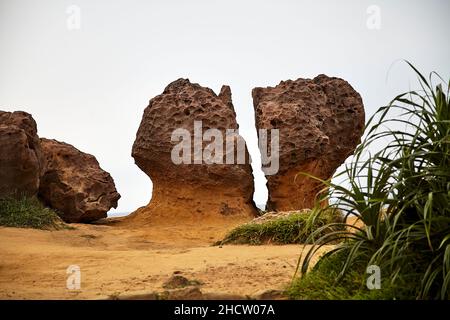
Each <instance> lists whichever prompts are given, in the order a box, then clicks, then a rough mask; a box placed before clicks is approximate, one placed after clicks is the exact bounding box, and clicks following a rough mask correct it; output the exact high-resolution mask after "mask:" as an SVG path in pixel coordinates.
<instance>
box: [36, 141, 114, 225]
mask: <svg viewBox="0 0 450 320" xmlns="http://www.w3.org/2000/svg"><path fill="white" fill-rule="evenodd" d="M41 146H42V151H43V154H44V156H45V158H46V162H47V166H46V171H45V174H44V176H43V177H42V179H41V184H40V188H39V197H40V198H41V199H42V200H43V201H44V202H45V203H46V204H47V205H48V206H50V207H51V208H53V209H56V210H57V211H58V213H59V214H60V216H61V218H62V219H63V220H64V221H66V222H91V221H94V220H97V219H100V218H105V217H106V216H107V214H106V213H107V212H108V210H110V209H111V208H116V207H117V201H118V200H119V198H120V195H119V193H117V191H116V188H115V185H114V181H113V179H112V177H111V176H110V174H109V173H107V172H106V171H104V170H102V169H101V168H100V165H99V163H98V162H97V160H96V159H95V157H94V156H92V155H90V154H87V153H84V152H81V151H80V150H78V149H76V148H75V147H74V146H72V145H70V144H67V143H64V142H59V141H56V140H49V139H45V138H41Z"/></svg>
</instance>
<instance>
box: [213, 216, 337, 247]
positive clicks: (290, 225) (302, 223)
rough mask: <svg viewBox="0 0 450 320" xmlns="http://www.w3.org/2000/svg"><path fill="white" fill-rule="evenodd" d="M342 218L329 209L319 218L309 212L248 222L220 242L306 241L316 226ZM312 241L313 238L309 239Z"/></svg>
mask: <svg viewBox="0 0 450 320" xmlns="http://www.w3.org/2000/svg"><path fill="white" fill-rule="evenodd" d="M339 219H340V213H338V212H336V211H332V210H328V211H327V212H326V213H324V214H321V215H320V217H318V218H317V219H313V215H311V214H309V213H304V212H299V213H293V214H291V215H288V216H286V217H281V218H278V219H275V220H269V221H267V222H263V223H247V224H244V225H241V226H239V227H237V228H235V229H233V230H232V231H231V232H230V233H228V234H227V235H226V236H225V238H224V239H223V240H222V241H219V242H217V243H216V245H220V244H250V245H261V244H266V243H271V244H292V243H306V242H307V239H308V238H309V237H310V235H311V233H312V232H313V231H314V230H315V228H319V227H322V226H324V225H326V224H328V223H332V222H336V221H337V220H339ZM332 230H333V228H330V229H325V230H324V231H323V233H322V234H320V235H318V236H321V235H323V234H325V233H327V232H331V231H332ZM309 241H312V240H309Z"/></svg>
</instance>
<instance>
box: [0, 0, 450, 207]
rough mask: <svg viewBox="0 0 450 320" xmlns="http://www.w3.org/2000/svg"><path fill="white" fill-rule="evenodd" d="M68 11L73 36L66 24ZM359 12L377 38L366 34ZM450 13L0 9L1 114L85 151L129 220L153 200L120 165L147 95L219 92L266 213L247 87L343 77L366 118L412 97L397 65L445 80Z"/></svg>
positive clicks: (291, 5) (82, 4)
mask: <svg viewBox="0 0 450 320" xmlns="http://www.w3.org/2000/svg"><path fill="white" fill-rule="evenodd" d="M70 5H76V6H78V7H79V8H80V9H81V28H80V29H79V30H69V29H68V28H67V19H68V17H69V15H68V14H67V13H66V9H67V8H68V7H69V6H70ZM370 5H376V6H378V8H379V9H380V10H381V11H380V12H381V15H380V18H381V20H380V21H381V23H380V29H375V30H374V29H369V28H368V27H367V19H368V18H369V17H370V14H368V13H367V8H368V7H369V6H370ZM449 13H450V1H446V0H442V1H437V0H428V1H425V0H423V1H411V0H409V1H407V0H403V1H378V0H373V1H364V0H352V1H350V0H348V1H317V0H316V1H287V0H285V1H280V0H278V1H275V0H273V1H262V0H259V1H243V0H239V1H236V0H227V1H225V0H223V1H211V0H192V1H181V0H180V1H167V0H166V1H138V0H133V1H130V0H126V1H125V0H121V1H112V0H111V1H106V0H102V1H100V0H96V1H93V0H86V1H82V0H78V1H76V0H72V1H63V0H58V1H56V0H54V1H49V0H40V1H33V0H29V1H24V0H0V109H2V110H7V111H13V110H24V111H27V112H30V113H31V114H33V116H34V118H35V119H36V121H37V123H38V130H39V135H40V136H41V137H47V138H54V139H57V140H61V141H65V142H68V143H70V144H73V145H74V146H76V147H77V148H79V149H80V150H82V151H85V152H88V153H91V154H93V155H95V156H96V157H97V159H98V161H99V162H100V164H101V166H102V168H103V169H105V170H106V171H108V172H110V173H111V175H112V176H113V178H114V180H115V182H116V187H117V189H118V191H119V192H120V194H121V195H122V199H121V200H120V201H119V207H118V209H117V210H116V212H129V211H133V210H135V209H136V208H137V207H139V206H142V205H145V204H147V203H148V201H149V199H150V197H151V182H150V180H149V178H148V177H147V176H146V175H145V174H144V173H143V172H142V171H140V170H139V169H138V168H137V166H135V165H134V160H133V158H132V157H131V146H132V144H133V141H134V139H135V135H136V131H137V128H138V126H139V123H140V120H141V116H142V112H143V110H144V108H145V107H146V106H147V104H148V100H149V99H151V98H152V97H154V96H155V95H157V94H160V93H161V92H162V90H163V89H164V87H165V86H166V85H167V84H168V83H170V82H171V81H173V80H176V79H178V78H180V77H183V78H189V79H190V80H191V81H192V82H197V83H199V84H201V85H202V86H207V87H210V88H212V89H213V90H215V91H216V92H218V91H219V90H220V87H221V85H222V84H228V85H230V86H231V90H232V93H233V103H234V106H235V109H236V112H237V120H238V123H239V124H240V128H241V131H240V133H241V135H243V136H244V138H245V139H246V141H247V144H248V147H249V150H250V153H251V155H252V158H253V166H254V176H255V188H256V192H255V197H254V198H255V202H256V203H257V204H263V203H265V200H266V197H267V191H266V187H265V179H264V177H263V174H262V172H261V170H260V169H259V166H260V161H259V151H258V149H257V140H256V130H255V128H254V114H253V104H252V99H251V90H252V88H254V87H256V86H269V85H270V86H273V85H276V84H278V83H279V81H280V80H287V79H297V78H299V77H302V78H305V77H306V78H311V77H314V76H316V75H318V74H320V73H325V74H327V75H329V76H337V77H342V78H344V79H345V80H347V81H349V82H350V84H351V85H352V86H353V87H354V88H355V89H356V90H357V91H358V92H360V93H361V95H362V97H363V100H364V103H365V108H366V113H367V115H369V116H370V115H371V114H373V112H374V111H375V110H376V108H377V107H379V106H381V105H383V104H386V103H387V102H388V101H389V100H390V99H391V98H393V97H394V96H395V95H397V94H398V93H400V92H403V91H405V90H407V89H409V88H410V87H411V88H416V80H415V79H416V78H415V76H414V74H413V73H412V72H411V71H410V70H409V69H408V68H407V67H406V66H405V64H403V63H401V62H399V59H408V60H410V61H411V62H413V63H414V64H415V65H416V66H417V67H418V68H419V69H421V70H422V71H423V72H424V73H428V72H429V71H432V70H435V71H438V72H439V73H440V74H441V75H442V76H443V77H444V78H445V79H448V78H449V71H450V59H449V57H450V45H449V41H448V34H449V31H450V20H449V19H448V14H449Z"/></svg>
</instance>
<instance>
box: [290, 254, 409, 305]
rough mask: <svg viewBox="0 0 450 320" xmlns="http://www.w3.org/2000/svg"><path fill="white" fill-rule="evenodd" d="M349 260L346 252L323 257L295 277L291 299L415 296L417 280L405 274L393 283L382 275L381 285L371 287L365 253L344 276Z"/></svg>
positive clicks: (291, 287) (386, 298) (381, 298)
mask: <svg viewBox="0 0 450 320" xmlns="http://www.w3.org/2000/svg"><path fill="white" fill-rule="evenodd" d="M345 261H346V256H345V255H344V253H343V252H340V253H338V254H334V255H330V256H326V257H323V258H322V259H320V260H319V262H318V263H317V264H316V265H315V266H314V267H313V269H312V270H311V271H309V272H308V273H307V274H305V276H304V277H297V278H295V280H294V281H293V282H292V283H291V285H290V286H289V287H288V289H287V290H286V294H287V295H288V297H289V298H290V299H296V300H370V299H375V300H392V299H414V297H415V285H414V282H411V281H407V279H405V278H401V279H398V281H396V282H395V283H391V282H390V281H389V280H388V277H383V276H382V277H381V283H380V288H379V289H372V290H370V289H369V288H368V287H367V283H366V282H367V279H368V276H369V274H368V273H367V272H366V268H365V267H366V263H367V261H366V259H364V258H363V257H360V258H359V259H358V261H357V262H355V263H354V264H353V265H352V268H351V270H349V271H348V272H346V273H345V275H344V276H343V277H340V271H341V269H342V267H343V266H344V264H345ZM383 271H384V270H382V271H381V273H380V274H381V275H383V273H384V272H383ZM337 279H339V280H337Z"/></svg>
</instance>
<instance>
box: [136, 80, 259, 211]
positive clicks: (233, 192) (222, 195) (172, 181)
mask: <svg viewBox="0 0 450 320" xmlns="http://www.w3.org/2000/svg"><path fill="white" fill-rule="evenodd" d="M194 121H195V123H194ZM194 127H196V128H197V129H194ZM208 129H217V131H215V134H214V138H211V136H210V135H208V133H207V130H208ZM227 129H238V125H237V123H236V114H235V111H234V108H233V104H232V102H231V91H230V88H229V87H228V86H223V87H222V90H221V92H220V94H219V95H216V94H215V93H214V92H213V91H212V90H211V89H209V88H205V87H202V86H200V85H198V84H193V83H191V82H190V81H189V80H187V79H179V80H176V81H174V82H172V83H171V84H169V85H168V86H167V87H166V88H165V90H164V92H163V93H162V94H160V95H158V96H156V97H154V98H153V99H151V100H150V103H149V106H148V107H147V108H146V109H145V111H144V115H143V118H142V121H141V124H140V127H139V130H138V132H137V135H136V140H135V142H134V145H133V150H132V156H133V157H134V159H135V162H136V164H137V166H138V167H139V168H140V169H141V170H142V171H144V172H145V173H146V174H147V175H148V176H149V177H150V178H151V180H152V182H153V195H152V199H151V202H150V204H149V205H148V206H147V207H146V208H145V209H144V210H139V211H138V212H137V213H136V215H139V216H153V217H157V216H162V217H164V218H169V217H180V216H185V217H186V218H188V217H195V218H196V219H197V218H200V217H203V218H205V217H207V216H216V217H221V216H246V217H249V216H254V215H255V214H256V209H255V206H254V203H253V200H252V197H253V190H254V188H253V176H252V169H251V166H250V164H249V155H248V152H247V149H246V146H245V142H244V141H243V139H242V138H241V137H240V136H239V134H238V133H236V132H235V133H232V134H230V132H229V131H228V133H229V134H228V135H227V134H226V133H227ZM176 130H177V131H176ZM180 130H181V131H180ZM177 132H178V133H177ZM196 132H197V133H199V135H198V134H197V135H196V134H195V133H196ZM210 133H211V132H210ZM203 134H205V137H204V139H201V140H200V142H199V143H198V144H197V147H198V148H197V147H196V141H197V142H198V141H199V140H198V138H199V136H200V137H201V136H202V135H203ZM217 134H218V135H220V136H221V137H222V138H220V137H217ZM174 138H175V139H174ZM221 139H222V140H221ZM183 141H184V142H185V143H186V144H185V145H184V146H185V147H187V149H183V151H181V149H180V144H182V143H183ZM213 142H214V143H216V144H215V146H219V147H220V148H219V149H220V150H222V151H223V152H219V151H220V150H219V149H217V148H214V151H213V152H212V151H211V150H212V149H211V148H210V147H211V145H212V143H213ZM208 146H209V147H208ZM227 146H228V147H234V150H237V149H239V147H240V148H241V149H240V150H241V152H239V153H237V152H236V151H233V150H232V149H231V148H229V149H227ZM208 150H209V151H208ZM174 151H175V157H176V158H177V159H176V160H175V161H174V158H173V156H174ZM210 151H211V152H210ZM238 154H239V155H241V156H242V157H241V158H240V160H241V161H240V162H239V163H238V162H237V160H238V158H239V156H238ZM180 156H183V161H180ZM227 157H229V158H227ZM231 158H234V159H233V160H234V161H232V162H231ZM242 158H243V161H242ZM227 159H229V160H230V161H229V162H227ZM227 163H229V164H227Z"/></svg>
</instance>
